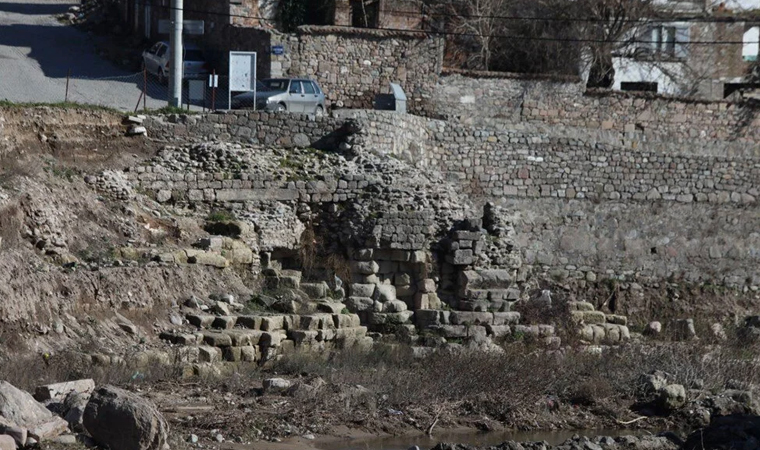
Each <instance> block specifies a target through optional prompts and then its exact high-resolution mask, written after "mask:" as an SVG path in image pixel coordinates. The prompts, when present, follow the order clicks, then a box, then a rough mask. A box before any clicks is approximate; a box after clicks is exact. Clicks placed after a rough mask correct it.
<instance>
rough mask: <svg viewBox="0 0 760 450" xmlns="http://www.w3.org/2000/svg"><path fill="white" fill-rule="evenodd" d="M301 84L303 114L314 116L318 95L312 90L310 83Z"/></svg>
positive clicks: (312, 85)
mask: <svg viewBox="0 0 760 450" xmlns="http://www.w3.org/2000/svg"><path fill="white" fill-rule="evenodd" d="M302 84H303V93H304V112H305V113H306V114H314V113H315V112H316V111H317V104H318V103H319V101H318V100H319V95H318V94H317V91H316V90H315V89H314V83H312V82H311V81H304V82H303V83H302Z"/></svg>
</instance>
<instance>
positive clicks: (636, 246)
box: [502, 198, 760, 314]
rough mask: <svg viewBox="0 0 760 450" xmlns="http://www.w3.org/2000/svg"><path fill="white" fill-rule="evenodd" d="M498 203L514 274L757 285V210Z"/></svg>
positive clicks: (529, 201) (709, 206) (561, 202)
mask: <svg viewBox="0 0 760 450" xmlns="http://www.w3.org/2000/svg"><path fill="white" fill-rule="evenodd" d="M502 204H503V206H504V208H505V210H509V211H512V213H511V214H512V217H511V218H510V220H511V221H512V223H513V224H514V227H515V248H516V249H519V251H520V252H521V257H522V261H523V266H522V268H521V269H520V270H521V272H522V273H530V272H531V271H534V270H536V271H539V272H541V271H545V272H546V273H547V274H548V275H550V276H551V277H552V278H554V279H558V280H563V279H567V278H569V279H578V280H586V281H589V282H595V281H598V280H601V279H604V278H617V279H620V280H623V281H627V282H638V283H641V284H642V285H646V284H652V283H653V282H659V281H661V280H666V279H672V280H679V279H684V280H687V281H690V282H711V283H714V284H726V285H729V286H739V287H744V286H747V287H751V286H760V268H759V267H760V266H758V258H760V236H758V233H757V232H756V230H757V229H758V227H760V211H759V210H758V209H757V208H737V207H735V206H734V205H731V204H723V205H713V204H706V203H692V204H677V203H672V202H667V203H666V202H650V203H641V202H637V203H634V202H625V201H605V202H601V203H596V202H588V201H578V200H569V201H568V200H562V199H557V198H545V199H516V198H504V199H503V200H502ZM633 288H634V289H635V288H636V287H635V285H634V286H633ZM639 289H640V287H639ZM753 289H756V288H753ZM696 306H697V308H698V307H699V306H698V305H696ZM627 313H629V314H630V313H632V312H631V311H628V312H627Z"/></svg>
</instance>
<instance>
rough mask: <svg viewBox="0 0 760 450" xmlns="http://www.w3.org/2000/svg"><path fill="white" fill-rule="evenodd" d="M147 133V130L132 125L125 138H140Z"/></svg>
mask: <svg viewBox="0 0 760 450" xmlns="http://www.w3.org/2000/svg"><path fill="white" fill-rule="evenodd" d="M147 133H148V130H146V129H145V127H143V126H138V125H132V126H131V127H129V129H128V130H127V136H142V135H145V134H147Z"/></svg>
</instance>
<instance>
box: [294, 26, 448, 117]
mask: <svg viewBox="0 0 760 450" xmlns="http://www.w3.org/2000/svg"><path fill="white" fill-rule="evenodd" d="M292 53H293V54H292V66H291V67H290V70H289V71H288V75H290V76H308V77H312V78H314V79H316V80H317V81H318V82H319V83H320V85H321V86H322V88H323V89H324V91H325V94H326V96H327V100H328V103H329V106H332V107H347V108H372V106H373V104H374V99H375V96H376V95H377V94H379V93H386V92H390V88H389V83H391V82H395V83H399V84H400V85H401V86H402V87H403V88H404V92H405V93H406V95H407V97H408V104H407V106H408V108H409V110H410V111H417V112H421V111H423V110H424V107H425V104H426V100H427V99H429V98H430V93H431V91H432V89H433V87H434V85H435V83H436V80H437V77H438V74H439V73H440V70H441V61H442V53H443V39H442V38H440V37H434V36H429V35H426V34H423V33H415V32H396V31H385V30H374V29H362V28H341V27H319V26H304V27H300V28H299V33H298V44H297V46H293V47H292Z"/></svg>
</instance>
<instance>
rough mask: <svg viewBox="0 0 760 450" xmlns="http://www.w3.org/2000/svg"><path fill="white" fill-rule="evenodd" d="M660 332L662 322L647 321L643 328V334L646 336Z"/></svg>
mask: <svg viewBox="0 0 760 450" xmlns="http://www.w3.org/2000/svg"><path fill="white" fill-rule="evenodd" d="M660 333H662V324H661V323H660V322H657V321H654V322H649V323H648V324H647V326H646V328H644V334H645V335H647V336H657V335H658V334H660Z"/></svg>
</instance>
